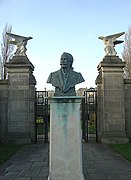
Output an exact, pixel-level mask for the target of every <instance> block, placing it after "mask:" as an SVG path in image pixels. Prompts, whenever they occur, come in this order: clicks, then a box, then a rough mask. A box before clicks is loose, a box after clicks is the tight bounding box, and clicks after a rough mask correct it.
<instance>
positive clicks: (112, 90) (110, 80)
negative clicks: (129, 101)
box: [96, 56, 129, 143]
mask: <svg viewBox="0 0 131 180" xmlns="http://www.w3.org/2000/svg"><path fill="white" fill-rule="evenodd" d="M124 67H125V62H122V60H121V59H120V58H119V57H118V56H105V57H104V59H103V61H101V63H100V64H99V66H98V71H99V75H98V77H97V81H96V83H97V92H98V116H97V120H98V121H97V131H98V140H99V141H100V142H102V143H128V141H129V140H128V138H127V136H126V133H125V101H124V81H123V68H124Z"/></svg>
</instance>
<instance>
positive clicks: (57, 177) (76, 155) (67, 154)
mask: <svg viewBox="0 0 131 180" xmlns="http://www.w3.org/2000/svg"><path fill="white" fill-rule="evenodd" d="M81 99H82V98H81V97H76V96H70V97H54V98H51V99H50V173H49V178H48V180H76V179H79V180H84V176H83V173H82V138H81V123H80V104H81Z"/></svg>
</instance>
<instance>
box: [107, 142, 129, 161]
mask: <svg viewBox="0 0 131 180" xmlns="http://www.w3.org/2000/svg"><path fill="white" fill-rule="evenodd" d="M109 146H110V147H111V148H112V149H114V150H115V151H117V152H118V153H119V154H121V155H122V156H123V157H124V158H126V159H127V160H128V161H129V162H130V163H131V143H129V144H111V145H109Z"/></svg>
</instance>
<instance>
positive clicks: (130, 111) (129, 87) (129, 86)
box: [124, 79, 131, 142]
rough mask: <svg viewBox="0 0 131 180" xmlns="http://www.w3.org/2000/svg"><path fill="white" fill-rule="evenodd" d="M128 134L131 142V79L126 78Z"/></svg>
mask: <svg viewBox="0 0 131 180" xmlns="http://www.w3.org/2000/svg"><path fill="white" fill-rule="evenodd" d="M124 89H125V123H126V127H125V128H126V134H127V136H128V138H129V140H130V142H131V79H125V80H124Z"/></svg>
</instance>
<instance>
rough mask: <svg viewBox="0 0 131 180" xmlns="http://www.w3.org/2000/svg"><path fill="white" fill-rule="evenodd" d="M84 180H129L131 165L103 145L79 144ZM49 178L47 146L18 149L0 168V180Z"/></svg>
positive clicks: (40, 179) (41, 179)
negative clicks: (81, 148)
mask: <svg viewBox="0 0 131 180" xmlns="http://www.w3.org/2000/svg"><path fill="white" fill-rule="evenodd" d="M83 172H84V176H85V180H131V163H129V162H128V161H127V160H125V159H124V158H123V157H122V156H121V155H119V154H118V153H116V152H115V151H113V150H111V149H110V148H109V147H108V146H107V145H104V144H98V143H83ZM48 174H49V146H48V144H42V143H37V144H32V145H29V146H26V147H24V148H22V149H21V150H20V151H19V152H17V153H16V154H15V155H14V156H12V157H11V158H10V160H8V161H7V162H5V163H4V164H3V165H2V166H0V180H47V178H48Z"/></svg>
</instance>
